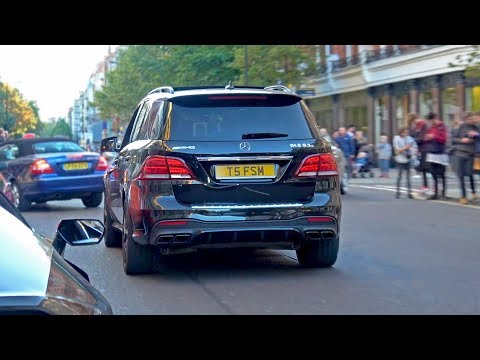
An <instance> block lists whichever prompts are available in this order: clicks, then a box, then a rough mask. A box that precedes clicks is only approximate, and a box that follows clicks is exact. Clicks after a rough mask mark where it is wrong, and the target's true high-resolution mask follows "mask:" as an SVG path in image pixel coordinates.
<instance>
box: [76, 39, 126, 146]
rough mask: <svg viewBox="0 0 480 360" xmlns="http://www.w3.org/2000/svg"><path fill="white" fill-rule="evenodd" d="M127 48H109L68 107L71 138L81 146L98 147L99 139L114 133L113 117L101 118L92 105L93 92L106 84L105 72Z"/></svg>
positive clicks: (114, 66)
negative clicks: (70, 106)
mask: <svg viewBox="0 0 480 360" xmlns="http://www.w3.org/2000/svg"><path fill="white" fill-rule="evenodd" d="M125 48H127V46H125V45H121V46H118V47H117V48H116V49H115V50H114V51H112V50H111V48H109V50H108V54H107V55H106V56H105V57H104V59H103V60H102V61H100V62H99V63H98V64H97V67H96V69H95V72H93V73H92V74H91V75H90V78H89V79H88V83H87V86H86V88H85V90H84V91H81V92H80V96H79V97H78V98H77V99H75V101H74V105H73V107H72V108H70V110H69V113H68V119H69V123H70V127H71V128H72V133H73V138H74V139H75V141H77V142H78V143H79V144H81V145H82V146H88V145H93V146H94V147H95V148H98V146H99V144H100V142H101V140H102V139H103V138H105V137H108V136H112V135H114V134H115V129H114V119H103V118H101V117H100V115H99V111H98V109H97V108H96V107H95V106H93V105H92V103H93V102H94V100H95V92H96V91H99V90H101V89H102V87H103V86H105V84H106V74H107V73H108V72H110V71H113V70H115V68H116V66H117V62H118V56H119V53H120V51H122V50H124V49H125Z"/></svg>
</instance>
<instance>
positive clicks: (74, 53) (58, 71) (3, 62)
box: [0, 45, 116, 121]
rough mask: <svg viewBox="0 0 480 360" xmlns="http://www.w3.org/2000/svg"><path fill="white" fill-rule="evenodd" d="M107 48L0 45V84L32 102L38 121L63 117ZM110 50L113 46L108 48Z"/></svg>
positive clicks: (106, 46)
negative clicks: (38, 111) (14, 88)
mask: <svg viewBox="0 0 480 360" xmlns="http://www.w3.org/2000/svg"><path fill="white" fill-rule="evenodd" d="M108 46H109V45H0V80H1V81H2V82H3V81H7V82H8V83H9V84H10V85H12V86H14V87H16V88H18V89H19V90H20V92H21V93H22V94H23V95H24V97H25V98H26V99H28V100H36V101H37V104H38V106H39V108H40V117H41V119H42V121H46V120H48V119H49V118H51V117H64V116H66V115H67V113H68V108H69V107H70V106H73V101H74V100H75V99H76V98H77V97H78V95H79V93H80V91H82V90H85V89H86V87H87V83H88V79H89V77H90V75H91V74H92V73H93V72H94V71H95V69H96V66H97V63H99V62H100V61H102V60H103V58H104V56H105V55H107V53H108ZM111 46H112V49H114V48H115V47H116V45H111Z"/></svg>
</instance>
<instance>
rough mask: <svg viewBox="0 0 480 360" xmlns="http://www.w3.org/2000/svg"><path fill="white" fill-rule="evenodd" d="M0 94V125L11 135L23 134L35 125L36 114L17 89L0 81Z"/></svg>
mask: <svg viewBox="0 0 480 360" xmlns="http://www.w3.org/2000/svg"><path fill="white" fill-rule="evenodd" d="M0 95H1V96H0V98H1V99H2V102H1V104H0V126H1V127H3V128H4V129H5V130H7V131H8V132H9V134H10V135H11V136H19V135H23V134H24V133H26V132H28V131H29V130H30V129H34V128H35V127H36V125H37V122H38V120H39V118H38V114H35V113H34V109H33V108H32V107H31V106H30V103H29V102H28V101H27V100H25V99H24V97H23V95H22V94H21V93H20V91H19V90H18V89H16V88H12V87H11V86H10V85H8V84H7V83H0ZM5 105H6V106H7V107H6V109H5Z"/></svg>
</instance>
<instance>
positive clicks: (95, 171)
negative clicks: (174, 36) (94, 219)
mask: <svg viewBox="0 0 480 360" xmlns="http://www.w3.org/2000/svg"><path fill="white" fill-rule="evenodd" d="M0 162H3V163H4V164H6V169H5V170H3V171H2V175H3V177H4V178H5V180H6V181H7V182H8V184H9V188H10V189H11V193H12V196H13V203H14V205H15V206H16V207H17V208H18V209H19V210H20V211H25V210H28V209H29V207H30V205H31V204H32V202H35V203H37V204H41V203H45V202H47V201H50V200H69V199H75V198H79V199H82V202H83V204H84V205H85V206H86V207H97V206H99V205H100V204H101V203H102V200H103V175H104V174H105V171H106V169H107V167H108V163H107V160H106V159H105V158H104V157H102V156H100V155H99V154H98V153H93V152H86V151H84V150H83V149H82V148H81V147H80V146H79V145H77V144H76V143H75V142H73V141H71V140H68V139H59V138H38V137H37V138H28V139H19V140H12V141H8V142H6V143H4V144H3V145H2V146H0Z"/></svg>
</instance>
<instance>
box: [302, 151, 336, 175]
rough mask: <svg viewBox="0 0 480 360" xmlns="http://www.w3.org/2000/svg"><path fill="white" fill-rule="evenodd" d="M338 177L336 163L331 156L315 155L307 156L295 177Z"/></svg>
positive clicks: (326, 154)
mask: <svg viewBox="0 0 480 360" xmlns="http://www.w3.org/2000/svg"><path fill="white" fill-rule="evenodd" d="M333 175H338V170H337V162H336V161H335V157H334V156H333V155H332V154H329V153H325V154H315V155H310V156H307V157H306V158H305V159H304V160H303V162H302V164H301V165H300V167H299V169H298V171H297V173H296V174H295V176H297V177H317V176H333Z"/></svg>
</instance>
